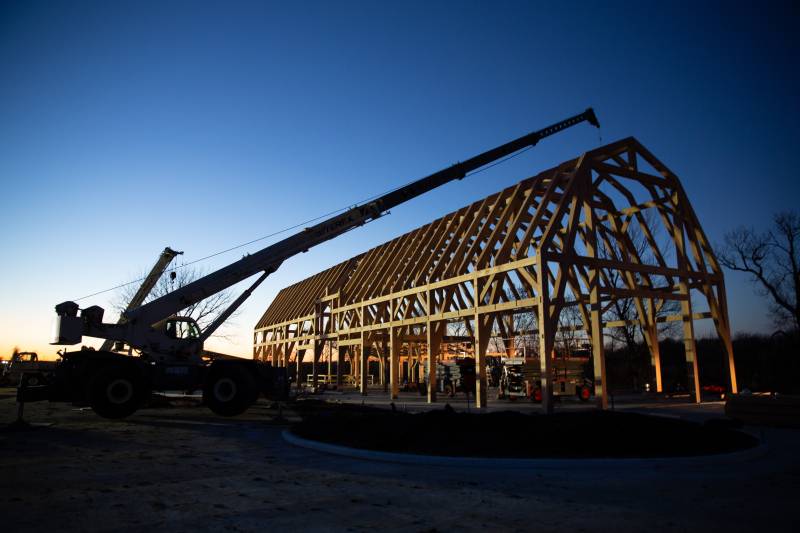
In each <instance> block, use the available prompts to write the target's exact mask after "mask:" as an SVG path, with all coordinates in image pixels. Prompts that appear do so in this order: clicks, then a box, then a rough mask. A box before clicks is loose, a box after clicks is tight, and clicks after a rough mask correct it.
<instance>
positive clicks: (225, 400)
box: [203, 364, 258, 416]
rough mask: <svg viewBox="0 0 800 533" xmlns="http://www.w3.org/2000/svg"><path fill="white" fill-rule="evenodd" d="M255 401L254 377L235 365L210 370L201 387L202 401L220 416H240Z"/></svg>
mask: <svg viewBox="0 0 800 533" xmlns="http://www.w3.org/2000/svg"><path fill="white" fill-rule="evenodd" d="M257 399H258V387H256V380H255V377H254V376H253V374H252V373H251V372H250V371H248V369H246V368H244V367H243V366H241V365H237V364H223V365H219V366H218V367H217V368H212V369H211V371H210V373H209V376H208V379H206V383H205V385H204V386H203V401H204V402H205V404H206V405H208V407H209V409H211V410H212V411H213V412H214V413H215V414H218V415H220V416H236V415H240V414H242V413H243V412H245V411H246V410H247V408H248V407H250V406H251V405H253V404H254V403H255V401H256V400H257Z"/></svg>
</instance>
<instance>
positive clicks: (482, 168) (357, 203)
mask: <svg viewBox="0 0 800 533" xmlns="http://www.w3.org/2000/svg"><path fill="white" fill-rule="evenodd" d="M533 146H534V145H532V144H531V145H529V146H526V147H525V148H522V149H521V150H519V151H517V152H514V153H513V154H511V155H508V156H506V157H504V158H502V159H499V160H497V161H495V162H494V163H492V164H490V165H485V166H483V167H481V168H477V169H475V170H473V171H471V172H467V173H466V174H465V175H464V177H465V178H466V177H469V176H474V175H475V174H480V173H481V172H484V171H486V170H489V169H490V168H492V167H495V166H497V165H499V164H501V163H505V162H506V161H508V160H509V159H513V158H515V157H517V156H519V155H522V154H524V153H525V152H527V151H528V150H530V149H531V148H533ZM415 181H418V180H411V181H409V182H408V183H405V184H403V185H400V186H398V187H395V188H394V189H390V190H388V191H385V192H382V193H378V194H376V195H374V196H370V197H369V198H366V199H364V200H361V201H360V202H356V203H355V204H354V205H348V206H346V207H341V208H339V209H336V210H334V211H330V212H329V213H324V214H322V215H319V216H317V217H314V218H310V219H308V220H305V221H303V222H299V223H297V224H294V225H292V226H289V227H286V228H284V229H282V230H279V231H276V232H273V233H270V234H269V235H264V236H263V237H259V238H257V239H253V240H251V241H247V242H245V243H242V244H237V245H236V246H232V247H230V248H226V249H225V250H220V251H219V252H214V253H213V254H210V255H206V256H204V257H201V258H199V259H194V260H192V261H189V262H187V263H183V264H182V265H178V266H176V267H173V268H169V269H167V270H165V271H164V272H165V273H167V272H175V271H177V270H180V269H182V268H186V267H188V266H191V265H194V264H196V263H200V262H202V261H207V260H209V259H211V258H214V257H217V256H219V255H222V254H226V253H228V252H232V251H234V250H238V249H239V248H244V247H245V246H250V245H251V244H255V243H257V242H260V241H263V240H265V239H269V238H271V237H275V236H277V235H280V234H282V233H286V232H287V231H291V230H293V229H297V228H302V227H306V226H307V224H310V223H311V222H316V221H317V220H320V219H322V218H326V217H330V216H333V215H337V214H339V213H343V212H345V211H347V210H348V209H352V208H353V207H354V206H355V205H360V204H364V203H367V202H371V201H372V200H375V199H377V198H380V197H381V196H385V195H387V194H389V193H392V192H394V191H396V190H399V189H402V188H403V187H406V186H407V185H411V184H412V183H414V182H415ZM145 279H146V276H144V277H141V278H139V279H134V280H132V281H128V282H126V283H121V284H119V285H115V286H114V287H110V288H108V289H104V290H102V291H97V292H93V293H92V294H87V295H86V296H81V297H80V298H75V299H74V300H72V301H73V302H78V301H80V300H85V299H87V298H91V297H92V296H98V295H100V294H105V293H107V292H111V291H115V290H117V289H121V288H122V287H127V286H128V285H133V284H134V283H139V282H141V281H144V280H145Z"/></svg>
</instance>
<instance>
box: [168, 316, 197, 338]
mask: <svg viewBox="0 0 800 533" xmlns="http://www.w3.org/2000/svg"><path fill="white" fill-rule="evenodd" d="M199 336H200V330H199V328H198V327H197V324H196V323H195V322H194V320H186V319H183V320H181V319H173V320H170V321H168V322H167V337H169V338H171V339H196V338H197V337H199Z"/></svg>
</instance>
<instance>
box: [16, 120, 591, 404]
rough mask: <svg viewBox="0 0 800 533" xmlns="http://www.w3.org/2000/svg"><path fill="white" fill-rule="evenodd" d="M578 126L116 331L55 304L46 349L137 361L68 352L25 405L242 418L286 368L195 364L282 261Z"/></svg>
mask: <svg viewBox="0 0 800 533" xmlns="http://www.w3.org/2000/svg"><path fill="white" fill-rule="evenodd" d="M584 121H586V122H589V123H590V124H592V125H594V126H595V127H598V128H599V127H600V125H599V123H598V121H597V117H596V116H595V114H594V111H593V110H592V109H591V108H589V109H587V110H586V111H584V112H583V113H580V114H578V115H575V116H573V117H570V118H568V119H566V120H563V121H561V122H557V123H555V124H553V125H551V126H548V127H546V128H544V129H541V130H538V131H534V132H531V133H529V134H527V135H524V136H522V137H520V138H518V139H515V140H513V141H510V142H507V143H505V144H503V145H501V146H498V147H496V148H493V149H491V150H488V151H486V152H483V153H481V154H479V155H476V156H474V157H472V158H470V159H467V160H466V161H463V162H460V163H456V164H455V165H452V166H450V167H448V168H445V169H443V170H440V171H438V172H435V173H433V174H431V175H429V176H427V177H424V178H421V179H419V180H417V181H414V182H412V183H410V184H408V185H405V186H403V187H400V188H398V189H395V190H394V191H391V192H389V193H387V194H384V195H383V196H380V197H378V198H377V199H375V200H372V201H368V202H365V203H363V204H360V205H356V206H355V207H353V208H351V209H349V210H347V211H345V212H343V213H341V214H339V215H335V216H333V217H331V218H329V219H327V220H324V221H323V222H320V223H318V224H316V225H315V226H312V227H309V228H306V229H305V230H303V231H300V232H299V233H296V234H294V235H292V236H290V237H287V238H286V239H284V240H281V241H279V242H277V243H275V244H272V245H270V246H267V247H266V248H263V249H262V250H260V251H258V252H255V253H253V254H251V255H246V256H245V257H243V258H242V259H239V260H238V261H235V262H233V263H231V264H230V265H228V266H225V267H223V268H220V269H219V270H217V271H215V272H212V273H210V274H208V275H207V276H204V277H202V278H199V279H197V280H195V281H193V282H191V283H189V284H187V285H185V286H183V287H180V288H178V289H176V290H174V291H172V292H170V293H169V294H166V295H164V296H162V297H160V298H157V299H155V300H153V301H151V302H148V303H145V304H143V305H139V306H137V307H133V308H130V309H128V310H127V311H125V312H124V313H123V316H122V320H120V321H119V322H118V323H116V324H112V323H104V322H103V314H104V310H103V309H102V308H101V307H99V306H96V305H93V306H90V307H86V308H84V309H80V308H79V306H78V304H77V303H75V302H63V303H60V304H58V305H56V307H55V310H56V318H55V320H54V323H53V334H52V341H51V344H58V345H74V344H79V343H80V342H81V340H82V338H83V336H84V335H86V336H89V337H97V338H102V339H106V340H107V341H111V342H123V343H125V344H127V345H129V346H130V347H132V348H133V349H134V350H136V352H137V353H138V355H137V356H128V355H124V354H119V353H114V352H111V351H108V350H107V349H101V350H92V349H81V350H79V351H76V352H69V353H66V352H65V353H64V354H63V355H62V359H61V361H60V362H59V364H58V365H57V367H56V371H55V374H54V378H53V381H52V383H51V384H50V385H49V386H46V387H31V388H29V389H28V390H27V391H26V395H25V396H24V397H23V400H25V401H34V400H43V399H49V400H50V401H72V402H88V403H89V405H91V407H92V408H93V409H94V411H95V412H96V413H97V414H99V415H101V416H104V417H107V418H123V417H126V416H128V415H131V414H133V413H134V412H135V411H136V410H137V409H138V408H139V407H140V406H141V405H142V404H143V403H144V401H145V399H146V398H147V397H149V393H150V391H151V390H181V389H182V390H202V391H203V399H204V402H205V403H206V404H207V405H208V407H209V408H211V410H212V411H213V412H215V413H217V414H219V415H223V416H234V415H237V414H240V413H242V412H244V411H245V410H246V409H247V408H248V407H249V406H250V405H252V404H253V403H254V402H255V401H256V400H257V399H258V396H259V395H260V394H261V393H264V394H265V395H267V397H270V396H271V395H272V396H274V395H276V394H280V393H281V391H282V390H285V388H283V387H282V385H281V383H282V382H284V381H285V371H282V370H281V369H277V368H272V367H271V366H270V365H268V364H266V363H262V362H259V361H255V360H247V359H240V360H230V359H217V360H213V361H211V362H208V361H204V360H203V359H202V357H201V355H202V352H203V343H204V341H205V340H206V339H208V337H209V336H210V335H211V334H212V333H213V332H214V331H215V330H216V329H217V328H218V327H219V326H220V325H222V323H223V322H224V321H225V320H226V319H227V318H228V317H229V316H230V315H231V314H232V313H233V312H234V311H235V310H236V309H237V308H238V307H239V306H240V305H242V303H243V302H244V301H245V300H246V299H247V298H248V297H249V296H250V295H251V294H252V293H253V291H254V290H255V289H256V288H257V287H258V286H259V285H260V284H261V283H262V282H263V281H264V280H265V279H266V278H267V276H269V275H270V274H271V273H273V272H275V271H276V270H277V269H278V267H280V266H281V264H282V263H283V262H284V261H286V260H287V259H289V258H290V257H292V256H294V255H297V254H300V253H303V252H306V251H308V250H309V249H310V248H312V247H313V246H316V245H318V244H321V243H323V242H325V241H328V240H330V239H333V238H335V237H338V236H339V235H342V234H343V233H345V232H347V231H350V230H351V229H353V228H356V227H358V226H362V225H364V224H366V223H368V222H371V221H373V220H376V219H378V218H380V217H382V216H383V215H385V214H387V212H388V211H389V210H390V209H391V208H393V207H395V206H397V205H400V204H402V203H404V202H407V201H408V200H411V199H412V198H415V197H417V196H420V195H422V194H424V193H426V192H428V191H430V190H432V189H435V188H437V187H440V186H442V185H444V184H445V183H448V182H450V181H453V180H460V179H462V178H464V177H466V176H467V174H468V173H470V172H472V171H475V170H477V169H479V168H481V167H483V166H486V165H488V164H490V163H492V162H494V161H497V160H498V159H501V158H503V157H507V156H509V155H511V154H513V153H515V152H517V151H519V150H522V149H523V148H527V147H531V146H534V145H536V144H537V143H538V142H539V141H540V140H542V139H544V138H546V137H549V136H551V135H553V134H555V133H558V132H559V131H562V130H564V129H566V128H569V127H571V126H574V125H576V124H579V123H581V122H584ZM257 274H260V275H259V276H258V278H257V279H256V280H255V282H254V283H253V284H252V285H251V286H250V287H249V288H248V289H246V290H245V291H244V292H243V293H242V294H241V296H239V297H238V298H237V299H236V300H234V301H233V302H232V303H231V305H230V306H229V307H228V308H227V309H225V310H224V311H223V312H222V313H220V315H219V316H218V317H217V318H216V319H215V320H214V321H213V322H212V323H211V324H209V325H208V326H207V327H206V328H205V329H204V330H201V329H200V328H199V327H198V325H197V323H196V322H195V321H194V320H193V319H192V318H189V317H180V316H177V313H178V312H179V311H180V310H181V309H184V308H186V307H188V306H189V305H192V304H194V303H196V302H199V301H201V300H203V299H205V298H207V297H209V296H211V295H213V294H216V293H218V292H220V291H222V290H225V289H227V288H229V287H231V286H233V285H235V284H237V283H239V282H241V281H243V280H246V279H248V278H250V277H252V276H255V275H257ZM79 312H80V314H79ZM105 346H106V345H104V347H105ZM37 389H39V390H37Z"/></svg>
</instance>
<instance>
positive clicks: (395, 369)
mask: <svg viewBox="0 0 800 533" xmlns="http://www.w3.org/2000/svg"><path fill="white" fill-rule="evenodd" d="M401 342H402V341H401V339H400V328H395V327H390V328H389V386H390V396H391V398H392V400H396V399H397V397H398V394H399V392H400V383H399V381H400V346H401Z"/></svg>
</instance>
